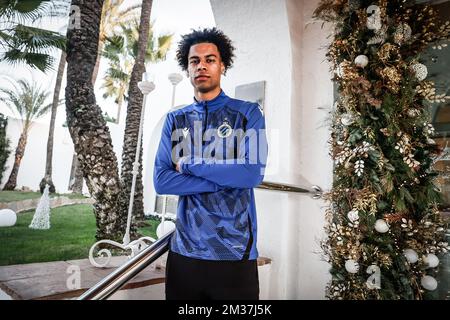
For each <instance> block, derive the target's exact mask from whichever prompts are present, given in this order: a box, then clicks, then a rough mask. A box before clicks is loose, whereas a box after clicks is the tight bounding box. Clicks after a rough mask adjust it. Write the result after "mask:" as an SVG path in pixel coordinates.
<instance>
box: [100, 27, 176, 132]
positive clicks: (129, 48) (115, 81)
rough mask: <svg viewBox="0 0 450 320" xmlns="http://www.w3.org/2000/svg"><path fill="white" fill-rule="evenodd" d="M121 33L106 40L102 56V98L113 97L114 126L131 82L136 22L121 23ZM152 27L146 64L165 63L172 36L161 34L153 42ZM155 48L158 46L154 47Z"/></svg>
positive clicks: (135, 51)
mask: <svg viewBox="0 0 450 320" xmlns="http://www.w3.org/2000/svg"><path fill="white" fill-rule="evenodd" d="M120 28H121V31H120V32H118V33H116V34H114V35H112V36H111V37H108V38H106V42H105V47H104V51H103V53H102V56H103V57H105V58H106V59H108V62H109V67H108V69H107V71H106V75H105V77H104V78H103V84H102V88H104V89H105V93H104V94H103V97H104V98H107V97H113V98H114V100H115V103H117V107H118V108H117V117H116V123H119V119H120V111H121V108H122V104H123V102H124V101H126V99H127V97H126V93H127V91H128V84H129V82H130V74H131V72H132V68H133V62H134V60H135V59H136V55H137V44H138V38H139V21H137V20H134V21H132V23H130V24H121V25H120ZM153 37H154V35H153V31H152V24H150V32H149V35H148V41H147V50H146V52H145V62H158V61H161V60H164V59H165V58H166V56H167V52H168V51H169V49H170V46H171V44H172V38H173V35H172V34H167V35H162V36H159V37H158V38H157V39H156V42H155V40H154V38H153ZM156 45H157V47H155V46H156Z"/></svg>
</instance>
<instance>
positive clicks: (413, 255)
mask: <svg viewBox="0 0 450 320" xmlns="http://www.w3.org/2000/svg"><path fill="white" fill-rule="evenodd" d="M403 255H404V256H405V257H406V260H408V262H409V263H416V262H417V260H419V256H418V255H417V252H415V251H414V250H413V249H405V250H404V251H403Z"/></svg>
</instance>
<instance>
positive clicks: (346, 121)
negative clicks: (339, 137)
mask: <svg viewBox="0 0 450 320" xmlns="http://www.w3.org/2000/svg"><path fill="white" fill-rule="evenodd" d="M353 122H355V120H354V119H353V116H352V115H351V114H349V113H344V114H343V115H342V116H341V123H342V124H343V125H344V126H349V125H351V124H352V123H353Z"/></svg>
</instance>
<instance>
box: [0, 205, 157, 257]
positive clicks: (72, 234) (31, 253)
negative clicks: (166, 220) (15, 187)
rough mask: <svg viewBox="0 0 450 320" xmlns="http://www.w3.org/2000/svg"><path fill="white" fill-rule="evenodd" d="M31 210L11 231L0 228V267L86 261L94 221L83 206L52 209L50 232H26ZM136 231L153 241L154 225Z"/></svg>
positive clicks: (21, 214) (93, 239) (89, 211)
mask: <svg viewBox="0 0 450 320" xmlns="http://www.w3.org/2000/svg"><path fill="white" fill-rule="evenodd" d="M33 214H34V210H31V211H27V212H24V213H20V214H19V215H18V219H17V223H16V225H15V226H13V227H2V228H0V265H12V264H22V263H33V262H46V261H62V260H73V259H83V258H88V254H89V249H90V247H91V246H92V244H94V242H95V231H96V227H95V217H94V214H93V212H92V206H91V205H86V204H80V205H72V206H64V207H59V208H54V209H52V212H51V217H50V223H51V227H50V229H49V230H33V229H30V228H28V225H29V224H30V222H31V220H32V218H33ZM149 222H150V223H151V226H149V227H146V228H143V229H139V232H141V233H142V234H144V235H148V236H151V237H153V238H155V239H156V232H155V230H156V226H157V222H156V221H152V220H149Z"/></svg>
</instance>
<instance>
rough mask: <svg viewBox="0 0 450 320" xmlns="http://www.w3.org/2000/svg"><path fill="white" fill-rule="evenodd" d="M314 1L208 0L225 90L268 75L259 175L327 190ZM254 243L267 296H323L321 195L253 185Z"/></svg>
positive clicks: (324, 96) (322, 69)
mask: <svg viewBox="0 0 450 320" xmlns="http://www.w3.org/2000/svg"><path fill="white" fill-rule="evenodd" d="M317 3H318V0H308V1H306V0H246V1H239V0H227V1H223V0H211V6H212V9H213V13H214V18H215V20H216V24H217V27H218V28H220V29H221V30H223V31H224V33H225V34H227V35H228V36H229V37H230V38H231V40H232V41H233V43H234V45H235V47H236V49H237V50H236V59H235V63H234V67H233V68H232V69H230V70H229V72H228V74H227V76H226V77H225V78H224V79H223V81H222V87H223V88H224V90H225V92H227V93H228V94H229V95H230V96H233V94H234V88H235V87H236V86H237V85H240V84H245V83H249V82H255V81H261V80H265V81H266V101H265V110H264V112H265V117H266V126H267V129H268V134H269V135H270V136H271V137H276V135H273V134H272V133H271V130H276V131H277V135H278V137H279V140H278V141H277V140H276V139H275V140H272V141H271V140H270V138H269V149H270V152H269V154H270V157H269V164H270V163H271V162H272V163H274V162H278V164H279V166H278V167H277V168H276V169H275V170H272V171H270V172H269V173H266V177H265V181H273V182H280V183H290V184H296V185H300V186H305V187H310V186H311V185H312V184H316V185H319V186H320V187H322V188H323V189H325V190H327V189H329V187H330V185H331V180H332V179H331V178H332V175H331V173H332V161H331V159H330V158H329V157H328V145H327V140H328V135H329V132H328V128H327V125H326V118H327V116H328V113H327V111H324V110H321V109H318V107H323V108H328V107H330V106H331V105H332V104H333V86H332V82H331V81H330V75H329V71H328V70H329V66H328V64H327V62H326V60H325V49H324V46H325V44H326V42H327V34H328V32H329V31H328V30H327V29H325V28H324V29H321V27H320V26H321V24H320V23H317V24H314V25H310V26H308V28H306V29H305V24H306V23H307V22H308V21H309V20H310V19H311V15H312V12H313V10H314V8H315V7H316V5H317ZM255 194H256V202H257V205H256V206H257V212H258V229H259V234H258V249H259V252H260V255H262V256H266V257H269V258H271V259H272V265H271V267H270V268H271V269H270V277H269V279H268V280H267V279H265V280H264V281H267V282H268V283H266V284H265V285H267V286H268V288H269V290H268V292H269V294H268V298H271V299H321V298H324V294H325V285H326V282H327V281H328V278H329V276H328V265H327V264H326V263H324V262H323V261H321V252H320V247H319V240H320V239H321V238H322V237H323V236H324V234H323V227H324V216H325V207H324V203H323V202H322V201H320V200H319V201H318V200H313V199H310V198H309V197H308V196H305V195H300V194H287V193H282V192H273V191H264V190H256V193H255Z"/></svg>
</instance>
